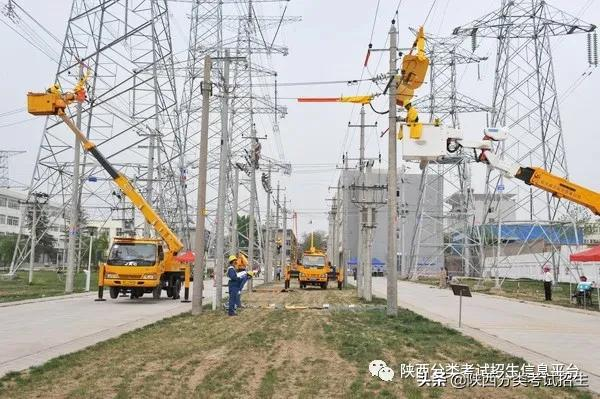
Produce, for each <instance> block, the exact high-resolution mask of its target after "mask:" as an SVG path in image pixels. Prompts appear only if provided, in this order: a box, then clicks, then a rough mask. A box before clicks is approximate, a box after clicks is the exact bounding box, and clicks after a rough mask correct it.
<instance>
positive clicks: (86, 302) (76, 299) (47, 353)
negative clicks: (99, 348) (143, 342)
mask: <svg viewBox="0 0 600 399" xmlns="http://www.w3.org/2000/svg"><path fill="white" fill-rule="evenodd" d="M204 287H205V290H204V297H205V298H204V303H212V296H213V293H214V287H213V283H212V280H211V281H206V282H205V284H204ZM223 292H224V294H226V293H227V289H226V288H225V287H224V290H223ZM181 293H182V298H183V289H182V290H181ZM104 295H105V297H107V296H108V290H105V293H104ZM146 296H148V294H146ZM146 296H145V297H143V298H140V299H136V300H131V299H129V298H121V297H120V298H118V299H116V300H114V299H110V298H108V299H107V300H106V302H94V298H95V297H96V294H95V293H90V294H75V295H69V296H63V297H54V298H47V299H45V300H34V301H22V302H13V303H7V304H2V306H0V348H2V349H1V350H0V376H2V375H4V374H6V373H7V372H9V371H18V370H23V369H26V368H28V367H31V366H35V365H40V364H42V363H44V362H46V361H48V360H50V359H52V358H54V357H56V356H59V355H63V354H66V353H70V352H75V351H77V350H80V349H83V348H85V347H87V346H90V345H93V344H95V343H97V342H100V341H104V340H106V339H109V338H112V337H116V336H118V335H121V334H123V333H124V332H127V331H130V330H133V329H135V328H139V327H142V326H145V325H147V324H150V323H153V322H155V321H157V320H160V319H163V318H165V317H169V316H174V315H177V314H180V313H183V312H186V311H189V310H191V303H181V302H180V301H174V300H172V299H167V298H166V297H165V295H164V293H163V299H161V300H160V301H155V300H153V299H151V298H149V297H148V298H147V297H146ZM190 296H191V293H190Z"/></svg>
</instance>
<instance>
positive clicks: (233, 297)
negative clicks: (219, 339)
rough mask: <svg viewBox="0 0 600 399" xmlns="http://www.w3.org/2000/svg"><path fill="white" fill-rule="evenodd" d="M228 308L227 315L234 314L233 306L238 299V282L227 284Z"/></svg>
mask: <svg viewBox="0 0 600 399" xmlns="http://www.w3.org/2000/svg"><path fill="white" fill-rule="evenodd" d="M228 288H229V308H228V309H227V313H228V314H229V315H233V314H235V306H236V304H237V302H238V301H239V297H240V286H239V285H238V284H229V287H228Z"/></svg>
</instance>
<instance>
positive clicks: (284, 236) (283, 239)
mask: <svg viewBox="0 0 600 399" xmlns="http://www.w3.org/2000/svg"><path fill="white" fill-rule="evenodd" d="M281 212H282V217H283V230H282V231H281V270H283V269H284V268H285V260H286V254H285V253H286V251H287V245H286V241H287V197H286V196H285V195H284V196H283V209H282V211H281Z"/></svg>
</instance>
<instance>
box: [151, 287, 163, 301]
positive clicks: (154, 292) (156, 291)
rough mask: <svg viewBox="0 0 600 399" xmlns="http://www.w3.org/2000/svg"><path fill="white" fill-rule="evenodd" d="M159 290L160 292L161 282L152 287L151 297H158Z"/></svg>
mask: <svg viewBox="0 0 600 399" xmlns="http://www.w3.org/2000/svg"><path fill="white" fill-rule="evenodd" d="M161 292H162V286H161V284H158V285H157V286H156V287H154V288H153V289H152V298H153V299H160V294H161Z"/></svg>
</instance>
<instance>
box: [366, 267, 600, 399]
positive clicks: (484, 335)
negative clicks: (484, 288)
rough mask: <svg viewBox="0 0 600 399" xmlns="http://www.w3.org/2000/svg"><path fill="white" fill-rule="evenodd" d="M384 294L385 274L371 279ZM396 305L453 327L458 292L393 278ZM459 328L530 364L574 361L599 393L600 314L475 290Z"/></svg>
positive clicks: (465, 301) (465, 302)
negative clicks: (396, 291) (396, 286)
mask: <svg viewBox="0 0 600 399" xmlns="http://www.w3.org/2000/svg"><path fill="white" fill-rule="evenodd" d="M373 294H374V295H377V296H379V297H382V298H385V297H386V296H387V294H386V279H385V278H382V277H379V278H373ZM398 304H399V305H400V306H402V307H405V308H408V309H410V310H413V311H415V312H416V313H419V314H421V315H423V316H425V317H427V318H429V319H433V320H436V321H439V322H441V323H443V324H445V325H447V326H449V327H452V328H456V329H458V297H454V296H453V295H452V291H451V290H440V289H438V288H435V287H430V286H427V285H424V284H417V283H410V282H403V281H399V282H398ZM462 326H463V327H462V328H461V329H460V331H461V332H462V333H464V334H466V335H470V336H472V337H474V338H476V339H477V340H479V341H481V342H484V343H486V344H488V345H490V346H493V347H496V348H498V349H500V350H503V351H505V352H508V353H511V354H513V355H516V356H519V357H522V358H524V359H525V360H527V361H528V362H530V363H532V364H534V363H535V364H538V363H542V362H543V363H546V364H552V363H567V364H569V363H573V364H575V365H576V366H577V367H579V368H580V369H582V370H583V371H584V373H585V374H587V375H589V382H590V389H591V390H592V391H595V392H597V393H600V314H598V313H591V312H583V311H576V310H571V309H568V308H561V307H558V306H545V305H543V304H536V303H532V302H521V301H517V300H511V299H504V298H501V297H497V296H491V295H485V294H477V293H475V294H474V296H473V298H463V313H462Z"/></svg>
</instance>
